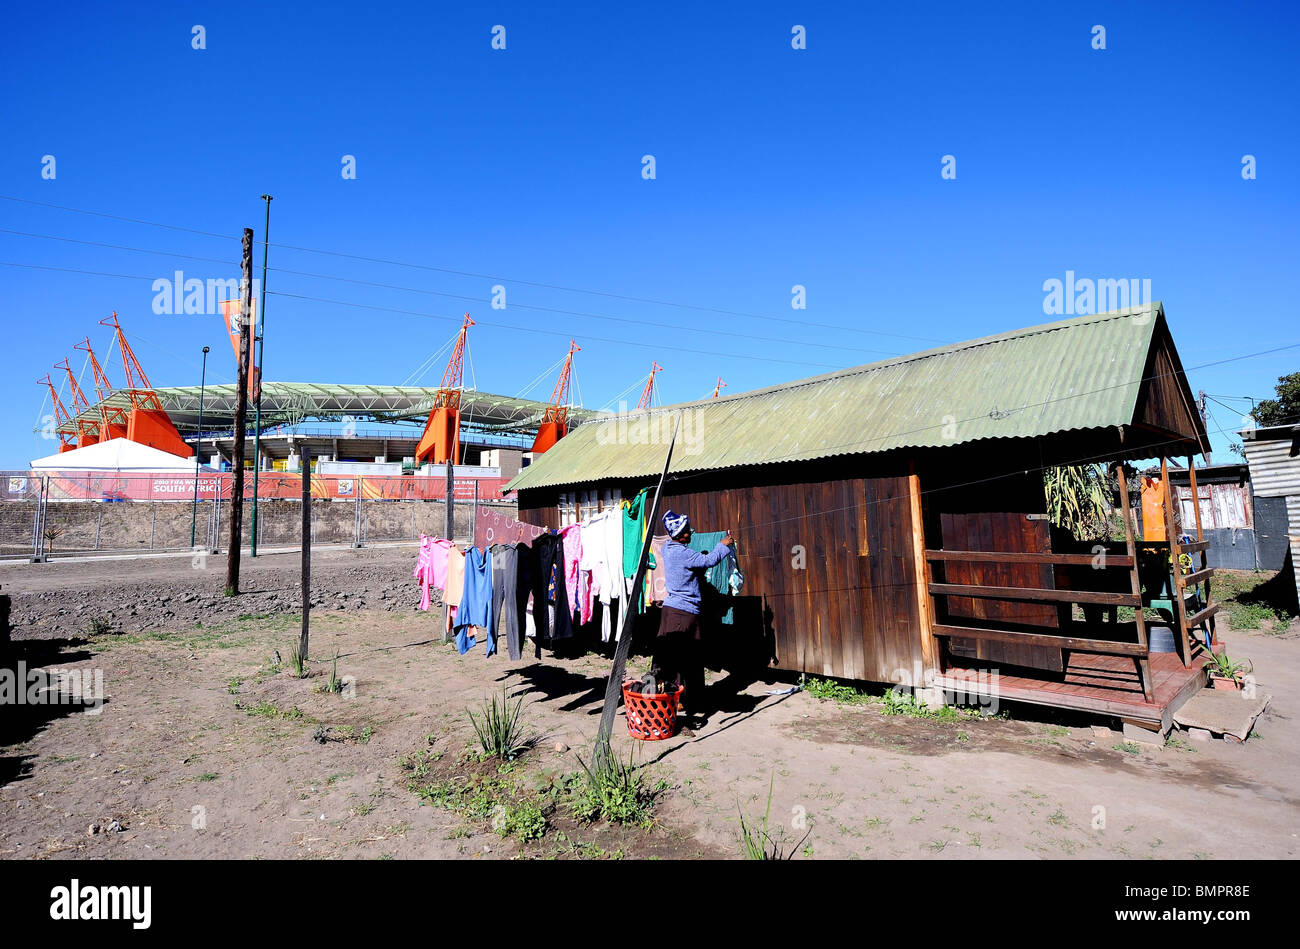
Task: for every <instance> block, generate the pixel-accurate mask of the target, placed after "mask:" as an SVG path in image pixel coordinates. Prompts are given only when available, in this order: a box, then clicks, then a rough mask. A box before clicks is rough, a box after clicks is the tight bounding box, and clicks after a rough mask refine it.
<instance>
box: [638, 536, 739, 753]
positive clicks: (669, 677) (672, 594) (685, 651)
mask: <svg viewBox="0 0 1300 949" xmlns="http://www.w3.org/2000/svg"><path fill="white" fill-rule="evenodd" d="M664 527H665V528H666V529H667V531H668V538H669V539H668V541H667V542H666V543H665V544H664V553H663V557H664V573H665V575H666V582H667V590H668V592H667V596H665V597H664V605H663V613H662V615H661V617H660V621H659V636H658V638H657V639H656V641H655V650H654V664H653V666H652V668H651V674H652V675H653V676H654V678H655V681H656V682H657V683H659V684H660V686H664V685H667V686H670V687H676V686H678V685H684V686H686V691H685V692H684V693H683V695H682V701H683V703H685V704H686V705H687V706H688V708H689V709H690V713H691V718H690V719H689V720H688V721H687V723H686V726H685V729H684V730H685V731H686V732H690V729H691V728H692V727H695V728H698V727H700V726H701V725H703V724H704V723H705V721H707V719H706V718H705V717H704V715H705V709H704V702H705V695H704V659H703V653H702V651H701V648H700V601H701V592H700V580H701V578H702V577H703V575H704V572H705V571H706V570H708V569H709V568H710V567H713V566H715V565H717V564H719V563H721V562H722V561H723V560H724V559H726V557H727V556H728V555H729V554H730V553H731V547H732V545H733V544H734V543H735V541H734V540H733V539H732V537H731V533H730V532H727V533H726V534H724V535H723V536H722V540H720V541H719V542H718V545H717V546H716V547H714V548H713V550H711V551H710V552H709V553H707V554H702V553H700V552H699V551H696V550H692V549H691V548H690V547H689V546H688V545H689V544H690V542H691V533H692V531H691V521H690V518H688V517H687V516H686V515H685V514H677V513H676V512H674V511H669V512H668V513H666V514H665V515H664Z"/></svg>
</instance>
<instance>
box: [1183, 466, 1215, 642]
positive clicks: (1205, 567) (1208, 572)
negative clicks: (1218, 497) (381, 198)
mask: <svg viewBox="0 0 1300 949" xmlns="http://www.w3.org/2000/svg"><path fill="white" fill-rule="evenodd" d="M1187 474H1188V476H1189V477H1190V478H1191V482H1192V497H1193V498H1194V499H1195V500H1196V540H1197V543H1198V544H1199V543H1204V544H1205V545H1206V546H1205V547H1202V548H1201V569H1200V570H1198V571H1196V573H1194V574H1192V576H1195V577H1200V576H1202V575H1204V576H1205V605H1206V606H1209V605H1210V604H1211V603H1212V602H1213V601H1212V599H1211V597H1210V577H1212V576H1214V570H1213V569H1212V568H1210V566H1209V564H1210V555H1209V553H1208V552H1207V548H1208V547H1209V543H1208V542H1207V541H1206V540H1205V536H1204V535H1203V534H1202V533H1201V499H1200V496H1199V495H1198V494H1197V491H1196V456H1195V455H1188V456H1187ZM1210 498H1211V501H1210V516H1211V517H1213V516H1214V501H1213V498H1214V489H1213V488H1211V489H1210ZM1195 582H1196V581H1193V580H1192V578H1191V577H1188V578H1187V585H1188V586H1194V585H1195ZM1210 615H1211V616H1213V615H1214V614H1212V613H1211V614H1210ZM1206 630H1207V632H1208V635H1207V636H1206V637H1205V639H1206V642H1208V643H1210V644H1211V645H1213V643H1214V640H1215V635H1214V623H1210V624H1209V625H1208V626H1207V627H1206Z"/></svg>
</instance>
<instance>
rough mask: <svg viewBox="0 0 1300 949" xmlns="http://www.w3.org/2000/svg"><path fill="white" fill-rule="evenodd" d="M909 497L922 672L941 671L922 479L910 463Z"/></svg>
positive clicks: (908, 478)
mask: <svg viewBox="0 0 1300 949" xmlns="http://www.w3.org/2000/svg"><path fill="white" fill-rule="evenodd" d="M907 495H908V501H909V503H910V505H911V517H912V556H913V559H914V560H915V562H916V598H917V608H918V610H919V613H918V615H919V616H920V620H921V629H920V635H921V662H922V665H923V666H924V669H923V670H922V672H923V674H924V672H927V671H929V670H931V669H933V670H936V671H937V670H938V669H939V647H938V644H937V643H936V642H935V638H934V600H933V598H932V597H931V596H930V562H929V561H928V560H927V559H926V550H925V521H924V517H925V512H924V510H923V509H922V507H921V479H920V477H919V476H918V475H917V473H916V462H914V461H908V463H907Z"/></svg>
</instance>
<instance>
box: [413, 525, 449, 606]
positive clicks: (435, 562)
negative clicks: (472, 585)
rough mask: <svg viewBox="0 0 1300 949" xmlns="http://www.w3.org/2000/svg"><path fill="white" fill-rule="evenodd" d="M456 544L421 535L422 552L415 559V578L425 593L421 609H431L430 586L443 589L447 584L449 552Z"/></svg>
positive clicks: (421, 601)
mask: <svg viewBox="0 0 1300 949" xmlns="http://www.w3.org/2000/svg"><path fill="white" fill-rule="evenodd" d="M453 546H454V545H453V544H452V542H451V541H449V540H443V539H442V538H440V537H428V536H425V535H421V537H420V553H419V555H418V556H417V558H416V561H415V574H414V576H415V579H416V580H418V581H419V582H420V587H421V588H422V590H423V594H422V596H421V598H420V607H419V608H420V609H422V610H424V611H425V612H426V613H427V612H428V611H429V588H430V587H437V588H438V589H439V590H442V589H443V588H445V587H446V585H447V554H448V552H449V551H450V550H451V548H452V547H453Z"/></svg>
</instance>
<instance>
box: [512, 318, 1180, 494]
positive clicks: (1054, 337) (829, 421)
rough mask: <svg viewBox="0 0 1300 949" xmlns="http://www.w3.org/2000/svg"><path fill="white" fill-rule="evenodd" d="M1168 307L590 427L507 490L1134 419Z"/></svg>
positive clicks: (1005, 336)
mask: <svg viewBox="0 0 1300 949" xmlns="http://www.w3.org/2000/svg"><path fill="white" fill-rule="evenodd" d="M1163 315H1164V311H1163V308H1162V307H1161V305H1160V303H1158V302H1156V303H1152V304H1150V305H1148V306H1143V307H1132V308H1130V309H1127V310H1119V311H1115V312H1112V313H1104V314H1098V315H1094V316H1083V317H1076V318H1074V319H1070V320H1062V321H1059V322H1056V323H1047V324H1044V325H1042V326H1034V327H1030V328H1028V329H1022V330H1016V331H1014V332H1010V333H1002V334H1000V335H997V336H989V337H986V338H984V339H977V340H971V341H969V342H964V343H954V344H952V345H949V346H944V347H941V348H939V349H932V350H928V351H926V352H921V353H916V354H914V355H910V356H903V357H899V358H897V359H890V360H886V361H885V362H878V363H871V364H869V365H865V366H857V367H855V368H852V369H842V370H839V371H836V372H832V373H828V374H826V375H821V376H813V377H811V378H808V379H800V380H798V381H795V382H790V383H785V384H782V385H777V386H771V387H769V388H766V389H756V390H754V391H751V392H742V393H737V394H735V395H730V396H727V397H725V398H718V399H704V400H701V401H698V402H687V403H681V404H677V405H668V406H663V407H661V408H657V409H652V410H649V411H641V412H630V413H625V414H622V415H618V416H615V417H613V418H608V419H599V420H596V421H592V422H588V423H586V424H583V425H580V426H578V427H577V428H575V429H574V430H573V431H571V432H570V433H569V434H568V435H567V436H566V437H564V438H563V439H561V440H560V442H559V443H558V444H557V445H556V446H555V447H554V448H552V449H550V450H549V451H548V452H546V454H544V455H542V456H541V457H540V458H538V459H537V460H536V461H534V462H533V463H532V465H530V466H529V467H527V468H525V469H524V470H523V471H521V472H520V473H519V475H518V476H516V477H515V478H514V480H512V481H511V482H510V484H508V485H507V486H506V488H505V490H507V491H513V490H517V489H521V488H523V489H527V488H541V487H556V486H560V485H568V484H575V483H581V482H590V481H596V480H600V479H605V478H611V479H632V478H640V477H647V476H653V475H657V474H658V473H659V472H660V471H661V470H662V469H663V459H664V451H665V449H666V446H667V444H668V441H669V439H670V438H671V436H672V429H673V425H674V423H675V422H676V420H677V418H678V417H680V418H681V420H682V423H681V424H682V428H681V433H680V435H679V436H678V440H677V445H676V447H675V448H674V450H673V463H672V470H673V471H674V472H687V471H701V470H710V469H717V468H730V467H735V466H739V465H762V464H771V463H776V462H787V461H810V460H814V459H819V458H828V457H833V456H836V455H850V454H865V453H873V452H884V451H890V450H894V449H899V448H922V447H947V446H952V445H958V444H962V443H964V442H972V441H976V440H979V439H985V438H1035V437H1039V436H1042V435H1047V434H1051V433H1054V432H1064V431H1073V430H1076V429H1087V428H1102V427H1107V426H1113V425H1127V424H1129V423H1130V422H1132V420H1133V414H1134V409H1135V406H1136V404H1137V398H1138V393H1139V390H1140V388H1141V383H1142V372H1143V368H1144V366H1145V364H1146V358H1147V353H1148V350H1149V349H1150V346H1151V341H1152V338H1153V334H1154V328H1155V325H1156V323H1157V322H1158V318H1159V319H1163Z"/></svg>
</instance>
